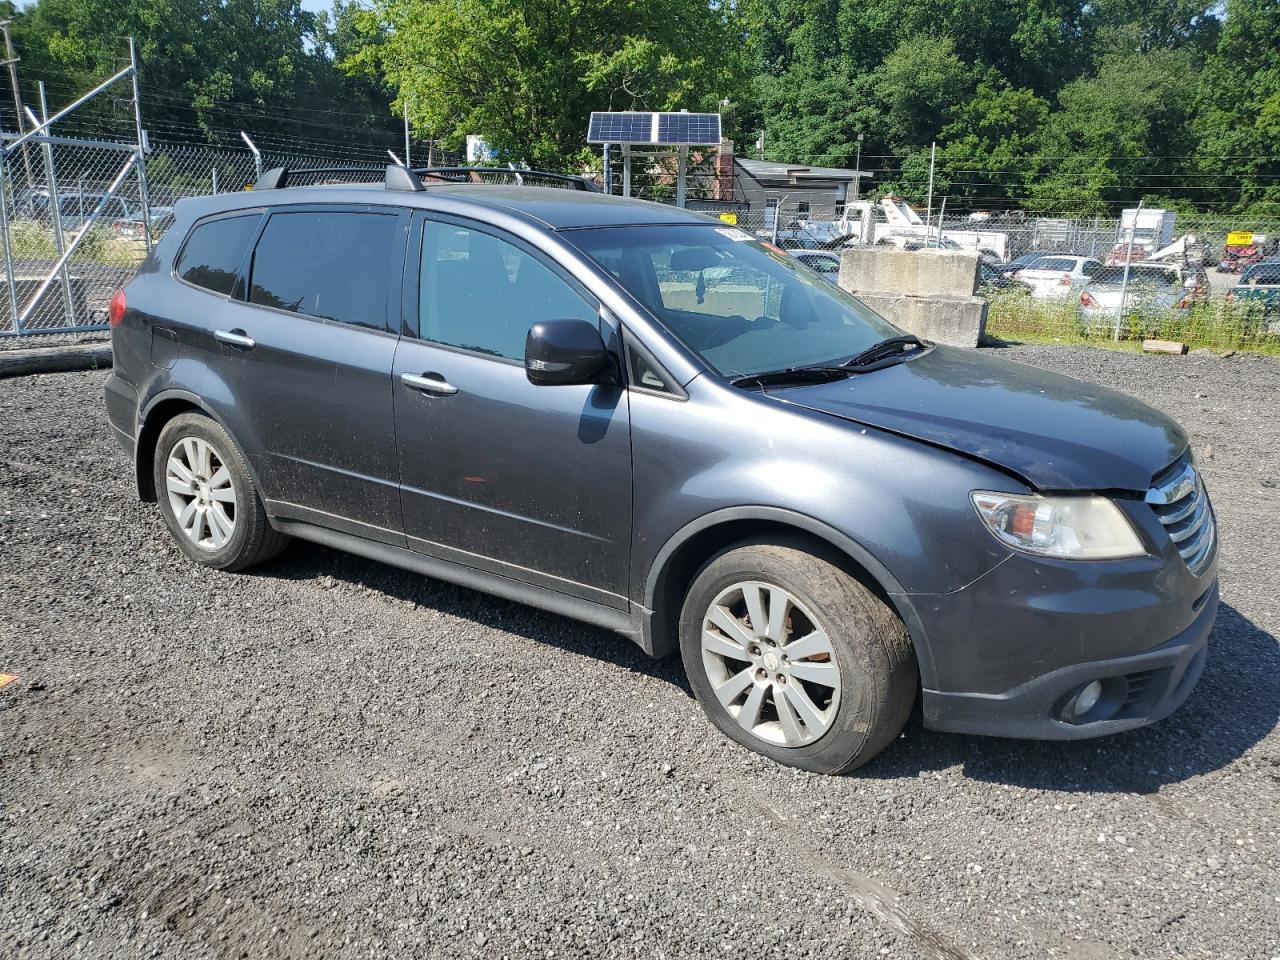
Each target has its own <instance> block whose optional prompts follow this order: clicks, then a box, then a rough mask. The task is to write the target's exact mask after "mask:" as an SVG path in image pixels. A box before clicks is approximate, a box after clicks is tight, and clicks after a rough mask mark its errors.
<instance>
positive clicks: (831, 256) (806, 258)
mask: <svg viewBox="0 0 1280 960" xmlns="http://www.w3.org/2000/svg"><path fill="white" fill-rule="evenodd" d="M791 255H792V256H793V257H795V258H796V259H797V260H799V261H800V262H801V263H803V264H804V265H805V266H806V267H808V268H809V269H810V270H813V271H815V272H816V273H817V274H818V276H820V277H822V279H823V280H826V281H828V282H830V283H835V282H836V279H837V278H838V277H839V276H840V254H838V253H831V252H828V251H826V250H804V251H799V252H796V251H793V252H792V253H791Z"/></svg>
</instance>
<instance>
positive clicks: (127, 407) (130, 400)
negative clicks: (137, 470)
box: [102, 373, 138, 460]
mask: <svg viewBox="0 0 1280 960" xmlns="http://www.w3.org/2000/svg"><path fill="white" fill-rule="evenodd" d="M102 394H103V398H104V400H105V401H106V406H107V422H108V423H109V424H110V425H111V433H112V434H113V435H114V436H115V438H116V442H118V443H119V444H120V446H121V447H123V448H124V451H125V453H127V454H129V457H130V460H132V458H133V454H134V444H135V442H136V441H135V437H134V431H135V429H136V425H137V421H138V391H136V390H134V389H133V387H131V386H130V385H129V384H127V383H125V381H123V380H121V379H120V377H119V376H118V375H117V374H115V373H112V374H111V375H110V376H108V377H107V382H106V384H105V385H104V386H103V388H102Z"/></svg>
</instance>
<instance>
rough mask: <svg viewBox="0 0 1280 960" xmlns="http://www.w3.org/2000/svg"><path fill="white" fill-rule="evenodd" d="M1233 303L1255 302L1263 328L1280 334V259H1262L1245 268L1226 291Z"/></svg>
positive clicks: (1245, 303)
mask: <svg viewBox="0 0 1280 960" xmlns="http://www.w3.org/2000/svg"><path fill="white" fill-rule="evenodd" d="M1227 300H1228V302H1230V303H1233V304H1241V305H1249V304H1257V305H1258V306H1259V308H1260V316H1261V320H1262V323H1263V329H1264V330H1265V331H1266V332H1267V333H1272V334H1280V259H1277V260H1263V261H1262V262H1261V263H1255V264H1254V265H1253V266H1251V267H1249V268H1248V269H1247V270H1245V272H1244V274H1243V275H1241V277H1240V282H1239V283H1237V284H1236V285H1235V286H1234V287H1232V288H1231V290H1230V291H1228V293H1227Z"/></svg>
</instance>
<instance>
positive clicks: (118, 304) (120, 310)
mask: <svg viewBox="0 0 1280 960" xmlns="http://www.w3.org/2000/svg"><path fill="white" fill-rule="evenodd" d="M98 302H99V303H101V302H102V301H101V300H99V301H98ZM128 306H129V302H128V301H127V300H126V299H125V296H124V289H123V288H122V287H116V292H115V293H113V294H112V295H111V305H110V306H109V307H107V322H108V323H109V324H111V326H113V327H117V326H119V325H120V321H121V320H123V319H124V312H125V310H126V309H127V308H128Z"/></svg>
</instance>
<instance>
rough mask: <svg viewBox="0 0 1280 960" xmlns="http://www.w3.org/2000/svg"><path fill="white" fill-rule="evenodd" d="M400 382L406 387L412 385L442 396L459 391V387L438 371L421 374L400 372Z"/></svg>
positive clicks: (425, 391)
mask: <svg viewBox="0 0 1280 960" xmlns="http://www.w3.org/2000/svg"><path fill="white" fill-rule="evenodd" d="M400 382H401V383H403V384H404V385H405V386H406V387H412V388H413V389H414V390H421V391H422V392H423V393H434V394H438V395H439V396H442V397H451V396H453V395H454V394H455V393H457V392H458V388H457V387H455V386H454V385H453V384H452V383H450V382H449V381H448V380H446V379H445V378H444V377H442V376H440V374H438V373H424V374H422V375H421V376H419V375H418V374H416V373H402V374H400Z"/></svg>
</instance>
